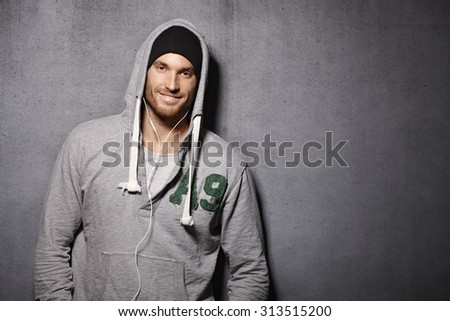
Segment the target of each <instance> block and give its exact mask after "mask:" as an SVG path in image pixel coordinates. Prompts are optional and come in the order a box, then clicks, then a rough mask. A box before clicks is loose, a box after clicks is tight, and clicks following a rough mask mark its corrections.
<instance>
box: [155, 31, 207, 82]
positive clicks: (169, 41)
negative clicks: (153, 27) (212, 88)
mask: <svg viewBox="0 0 450 321" xmlns="http://www.w3.org/2000/svg"><path fill="white" fill-rule="evenodd" d="M166 53H176V54H179V55H182V56H183V57H185V58H186V59H187V60H189V61H190V62H191V64H192V65H193V66H194V70H195V74H196V76H197V79H199V78H200V72H201V70H202V47H201V45H200V41H199V39H198V38H197V36H196V35H195V34H193V33H192V32H191V31H190V30H188V29H186V28H184V27H179V26H173V27H170V28H169V29H166V30H164V31H163V32H162V33H160V34H159V36H158V37H157V38H156V39H155V42H154V43H153V46H152V51H151V52H150V58H149V60H148V68H150V66H151V65H152V64H153V62H154V61H155V60H156V59H158V57H160V56H162V55H164V54H166Z"/></svg>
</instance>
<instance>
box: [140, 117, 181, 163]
mask: <svg viewBox="0 0 450 321" xmlns="http://www.w3.org/2000/svg"><path fill="white" fill-rule="evenodd" d="M143 116H144V117H142V121H141V131H142V144H144V146H145V147H146V148H147V149H148V150H151V151H153V152H155V153H163V154H173V153H176V152H177V151H178V149H179V145H180V143H181V141H182V140H183V139H184V137H185V136H186V134H187V132H188V130H189V119H187V118H186V119H184V120H183V121H181V122H180V123H179V124H178V126H177V127H176V128H175V129H173V127H174V126H175V125H176V122H175V123H174V124H173V125H172V122H167V123H166V122H164V121H161V120H160V119H157V118H156V117H154V118H153V119H152V122H153V125H154V126H155V129H156V131H157V133H158V134H157V133H156V132H155V130H154V129H153V127H152V125H151V123H150V121H149V119H148V117H146V116H145V115H143ZM155 118H156V119H155ZM172 129H173V130H172ZM158 136H159V137H158ZM158 138H159V141H158Z"/></svg>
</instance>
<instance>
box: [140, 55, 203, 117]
mask: <svg viewBox="0 0 450 321" xmlns="http://www.w3.org/2000/svg"><path fill="white" fill-rule="evenodd" d="M196 87H197V76H196V75H195V72H194V66H193V65H192V64H191V62H190V61H189V60H187V59H186V58H185V57H183V56H181V55H178V54H174V53H167V54H164V55H162V56H160V57H159V58H158V59H156V60H155V61H154V62H153V64H152V65H151V66H150V68H149V69H148V70H147V82H146V84H145V99H146V100H147V102H148V103H149V105H150V108H151V110H152V112H153V115H155V116H156V117H158V118H159V119H160V120H161V121H162V122H165V123H167V124H171V123H173V122H174V121H178V120H179V119H180V118H181V117H183V115H184V114H185V113H186V112H187V110H188V109H189V108H190V106H191V105H192V102H193V100H194V98H195V92H196Z"/></svg>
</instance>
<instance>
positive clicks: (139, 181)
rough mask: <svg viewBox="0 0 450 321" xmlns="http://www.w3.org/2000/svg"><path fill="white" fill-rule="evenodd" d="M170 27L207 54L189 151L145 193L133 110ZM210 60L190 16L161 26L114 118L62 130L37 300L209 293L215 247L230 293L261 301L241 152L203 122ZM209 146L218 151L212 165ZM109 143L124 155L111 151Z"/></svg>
mask: <svg viewBox="0 0 450 321" xmlns="http://www.w3.org/2000/svg"><path fill="white" fill-rule="evenodd" d="M171 26H183V27H185V28H188V29H189V30H191V31H192V32H193V33H194V34H196V35H197V36H198V38H199V39H200V43H201V46H202V54H203V57H204V58H203V61H202V68H201V76H200V79H199V85H198V90H197V95H196V99H195V102H194V105H193V107H192V113H191V122H190V129H189V134H188V135H187V137H186V138H185V140H184V141H183V142H182V144H183V146H185V147H187V148H181V149H180V151H179V153H178V155H177V156H178V159H179V162H177V164H176V165H175V167H174V168H173V170H172V171H171V172H170V173H169V175H168V177H167V180H166V183H165V185H164V187H163V188H162V189H161V191H160V192H158V193H157V194H156V195H152V199H150V198H149V195H148V193H147V184H146V180H147V175H146V171H145V166H144V161H145V160H144V156H143V150H144V149H143V147H142V146H141V145H140V144H139V142H140V132H139V123H140V114H141V113H140V110H141V105H142V95H143V91H144V86H145V79H146V71H147V67H148V66H147V61H148V57H149V55H150V51H151V47H152V44H153V42H154V40H155V38H156V37H157V36H158V35H159V34H160V33H161V32H162V31H164V30H165V29H167V28H169V27H171ZM208 60H209V53H208V48H207V45H206V43H205V41H204V40H203V38H202V37H201V35H200V34H199V33H198V31H197V30H196V29H195V28H194V27H193V26H192V25H191V24H190V23H189V22H187V21H184V20H181V19H177V20H173V21H170V22H167V23H165V24H163V25H161V26H160V27H158V28H157V29H156V30H155V31H154V32H152V33H151V34H150V36H149V37H148V38H147V40H146V41H145V42H144V44H143V45H142V47H141V48H140V50H139V51H138V53H137V55H136V60H135V64H134V68H133V71H132V74H131V78H130V82H129V85H128V89H127V93H126V97H125V103H126V106H125V109H124V111H123V112H122V114H121V115H115V116H110V117H105V118H101V119H97V120H93V121H90V122H87V123H84V124H81V125H79V126H78V127H76V128H75V129H74V130H73V131H72V132H71V133H70V135H69V137H68V138H67V140H66V142H65V143H64V145H63V147H62V149H61V151H60V153H59V155H58V159H57V161H56V165H55V168H54V171H53V174H52V178H51V182H50V186H49V189H48V192H47V198H46V203H45V206H44V209H43V213H42V219H41V227H40V233H39V239H38V244H37V249H36V263H35V294H36V299H38V300H71V299H74V300H131V299H133V298H134V299H137V300H211V299H213V295H212V288H211V278H212V275H213V272H214V270H215V266H216V261H217V256H218V253H219V249H220V248H222V249H223V251H224V253H225V255H226V256H227V257H228V259H229V265H230V274H231V278H230V280H229V282H228V290H229V291H228V294H229V298H230V299H232V300H263V299H266V297H267V291H268V283H269V281H268V271H267V265H266V259H265V255H264V248H263V236H262V229H261V223H260V214H259V211H258V206H257V203H256V197H255V190H254V186H253V183H252V180H251V178H250V176H249V173H248V170H247V167H246V166H245V164H244V162H243V161H242V157H241V156H240V155H239V154H238V153H236V152H231V151H229V150H228V149H227V145H226V143H225V141H223V140H222V139H221V138H219V137H218V136H217V135H215V134H213V133H211V132H209V131H207V130H205V129H203V128H201V117H202V110H203V98H204V91H205V86H206V77H207V73H208ZM128 137H131V143H129V142H128V143H127V138H128ZM206 146H214V150H215V151H216V150H222V151H223V153H221V155H220V156H219V157H218V154H219V153H216V154H215V155H214V156H215V158H214V161H213V162H211V160H209V159H206V157H205V155H206V154H205V153H206ZM111 150H114V152H115V154H114V155H120V156H121V157H120V158H117V157H116V158H115V159H112V158H111V154H110V153H109V152H110V151H111ZM105 151H106V152H105ZM194 159H195V160H197V162H196V161H194ZM113 160H115V161H116V162H114V161H113ZM117 160H119V161H118V162H117ZM118 187H119V188H118ZM138 244H139V245H138Z"/></svg>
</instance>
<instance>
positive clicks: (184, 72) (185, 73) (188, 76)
mask: <svg viewBox="0 0 450 321" xmlns="http://www.w3.org/2000/svg"><path fill="white" fill-rule="evenodd" d="M181 74H182V75H183V77H185V78H191V77H192V72H190V71H188V70H185V71H183V72H182V73H181Z"/></svg>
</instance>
